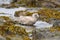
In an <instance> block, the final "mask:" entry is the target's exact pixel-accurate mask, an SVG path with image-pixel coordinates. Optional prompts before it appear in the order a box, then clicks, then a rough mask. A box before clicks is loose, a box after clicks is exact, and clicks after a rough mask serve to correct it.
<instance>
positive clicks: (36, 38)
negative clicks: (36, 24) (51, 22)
mask: <svg viewBox="0 0 60 40" xmlns="http://www.w3.org/2000/svg"><path fill="white" fill-rule="evenodd" d="M32 37H33V40H52V39H53V40H59V39H60V31H54V32H51V31H50V29H35V30H33V32H32Z"/></svg>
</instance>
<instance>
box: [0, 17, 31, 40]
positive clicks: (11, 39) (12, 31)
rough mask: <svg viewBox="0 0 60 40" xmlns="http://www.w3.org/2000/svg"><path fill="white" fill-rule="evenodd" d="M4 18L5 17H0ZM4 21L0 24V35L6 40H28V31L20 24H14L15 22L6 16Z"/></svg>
mask: <svg viewBox="0 0 60 40" xmlns="http://www.w3.org/2000/svg"><path fill="white" fill-rule="evenodd" d="M2 18H4V19H5V17H2ZM5 21H6V22H3V24H2V25H0V35H1V36H3V37H5V38H6V40H30V38H29V36H28V33H27V32H26V30H25V29H24V28H23V27H21V26H15V24H14V23H13V22H12V21H11V20H10V21H8V18H6V19H5Z"/></svg>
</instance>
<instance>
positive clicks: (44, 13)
mask: <svg viewBox="0 0 60 40" xmlns="http://www.w3.org/2000/svg"><path fill="white" fill-rule="evenodd" d="M38 14H39V15H40V19H41V20H44V21H47V22H48V21H49V20H50V19H51V18H55V19H58V20H60V12H59V11H58V10H55V9H49V8H43V9H41V10H39V12H38Z"/></svg>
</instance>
